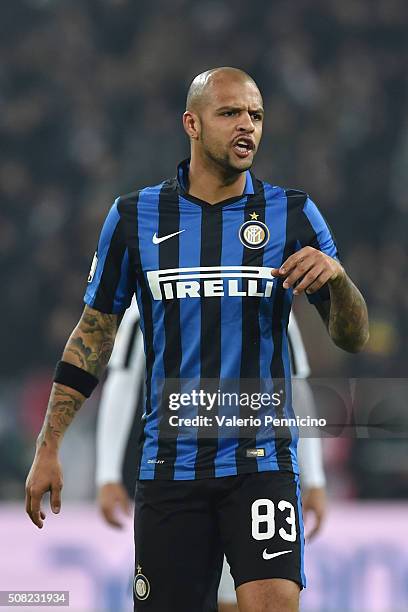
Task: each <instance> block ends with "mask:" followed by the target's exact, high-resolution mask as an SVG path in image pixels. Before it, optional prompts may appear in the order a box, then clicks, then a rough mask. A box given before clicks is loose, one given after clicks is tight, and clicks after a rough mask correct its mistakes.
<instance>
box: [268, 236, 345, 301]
mask: <svg viewBox="0 0 408 612" xmlns="http://www.w3.org/2000/svg"><path fill="white" fill-rule="evenodd" d="M272 275H273V276H278V277H280V278H284V279H285V282H284V283H283V288H284V289H289V287H294V286H295V284H296V283H299V284H298V285H297V286H296V289H294V291H293V293H294V294H295V295H298V294H299V293H302V291H306V293H315V292H316V291H318V290H319V289H320V288H321V287H323V285H325V284H326V283H327V282H329V281H330V282H333V281H334V280H336V279H337V278H339V277H342V276H344V275H345V272H344V269H343V267H342V266H341V264H340V263H339V262H338V261H337V260H336V259H333V257H329V255H326V254H325V253H322V251H319V250H318V249H314V248H313V247H309V246H307V247H303V249H300V251H297V252H296V253H294V254H293V255H291V256H290V257H288V258H287V260H286V261H284V262H283V264H282V265H281V267H280V268H272Z"/></svg>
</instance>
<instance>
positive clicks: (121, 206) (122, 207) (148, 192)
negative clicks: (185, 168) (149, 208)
mask: <svg viewBox="0 0 408 612" xmlns="http://www.w3.org/2000/svg"><path fill="white" fill-rule="evenodd" d="M176 188H177V181H176V179H175V178H170V179H166V180H164V181H162V182H161V183H158V184H157V185H148V186H146V187H142V188H141V189H137V190H136V191H131V192H130V193H126V194H124V195H120V196H119V197H118V198H116V200H115V204H116V206H117V208H118V211H119V212H120V213H124V212H127V211H131V210H135V209H136V208H137V204H138V202H139V201H140V200H142V199H143V202H144V203H147V204H148V203H149V202H152V203H153V202H157V197H158V196H159V195H160V194H162V193H163V192H164V191H172V190H173V191H174V190H175V189H176Z"/></svg>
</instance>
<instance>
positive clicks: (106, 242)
mask: <svg viewBox="0 0 408 612" xmlns="http://www.w3.org/2000/svg"><path fill="white" fill-rule="evenodd" d="M118 202H119V198H118V199H117V200H116V201H115V203H114V204H113V206H112V208H111V209H110V211H109V214H108V216H107V217H106V220H105V223H104V225H103V227H102V231H101V234H100V237H99V242H98V248H97V250H96V253H95V255H94V258H93V261H92V265H91V270H90V272H89V276H88V287H87V290H86V292H85V296H84V302H85V304H87V305H88V306H90V307H91V308H95V310H99V311H101V312H105V313H110V314H117V313H121V312H123V311H124V310H126V309H127V308H128V307H129V305H130V302H131V300H132V296H133V293H134V286H133V283H132V279H131V274H130V266H129V252H128V248H127V244H126V241H125V238H124V236H125V232H124V227H123V224H124V221H123V219H122V218H121V215H120V213H119V211H118Z"/></svg>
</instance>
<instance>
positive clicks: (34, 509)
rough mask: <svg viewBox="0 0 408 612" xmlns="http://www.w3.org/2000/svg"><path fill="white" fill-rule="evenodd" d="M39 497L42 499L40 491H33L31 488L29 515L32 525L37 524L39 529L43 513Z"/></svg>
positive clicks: (41, 524)
mask: <svg viewBox="0 0 408 612" xmlns="http://www.w3.org/2000/svg"><path fill="white" fill-rule="evenodd" d="M41 499H42V493H40V492H38V491H36V490H34V491H33V490H31V507H30V512H29V515H30V518H31V520H32V522H33V523H34V525H37V527H38V528H39V529H42V526H43V517H42V514H44V512H42V510H41Z"/></svg>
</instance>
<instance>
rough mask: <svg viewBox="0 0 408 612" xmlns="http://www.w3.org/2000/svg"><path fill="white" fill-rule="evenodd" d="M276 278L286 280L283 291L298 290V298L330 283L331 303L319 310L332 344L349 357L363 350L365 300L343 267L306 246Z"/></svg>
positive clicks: (291, 258)
mask: <svg viewBox="0 0 408 612" xmlns="http://www.w3.org/2000/svg"><path fill="white" fill-rule="evenodd" d="M273 274H274V276H278V277H280V278H283V279H284V283H283V287H284V288H285V289H288V288H289V287H295V289H294V291H293V293H294V294H295V295H297V294H299V293H301V292H302V291H306V292H307V293H315V292H316V291H318V290H319V289H321V288H322V287H323V285H325V284H326V283H328V286H329V290H330V302H329V301H328V302H327V303H326V304H323V305H322V306H317V309H318V311H319V313H320V315H321V316H322V318H323V320H324V321H325V323H326V326H327V329H328V332H329V334H330V337H331V339H332V340H333V342H334V343H335V344H336V345H337V346H338V347H340V348H342V349H344V350H345V351H349V352H350V353H357V352H358V351H361V350H362V349H363V348H364V345H365V344H366V342H367V340H368V337H369V331H368V313H367V306H366V304H365V301H364V298H363V296H362V295H361V293H360V291H359V290H358V289H357V287H356V286H355V285H354V284H353V283H352V281H351V280H350V278H349V277H348V276H347V274H346V272H345V270H344V268H343V267H342V266H341V264H340V263H339V262H338V261H337V260H336V259H333V258H332V257H329V256H328V255H326V254H325V253H322V251H319V250H317V249H314V248H313V247H310V246H307V247H303V249H300V250H299V251H298V252H297V253H294V254H293V255H291V256H290V257H288V259H287V260H286V261H285V262H284V263H283V264H282V266H281V267H280V268H279V269H274V270H273Z"/></svg>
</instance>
